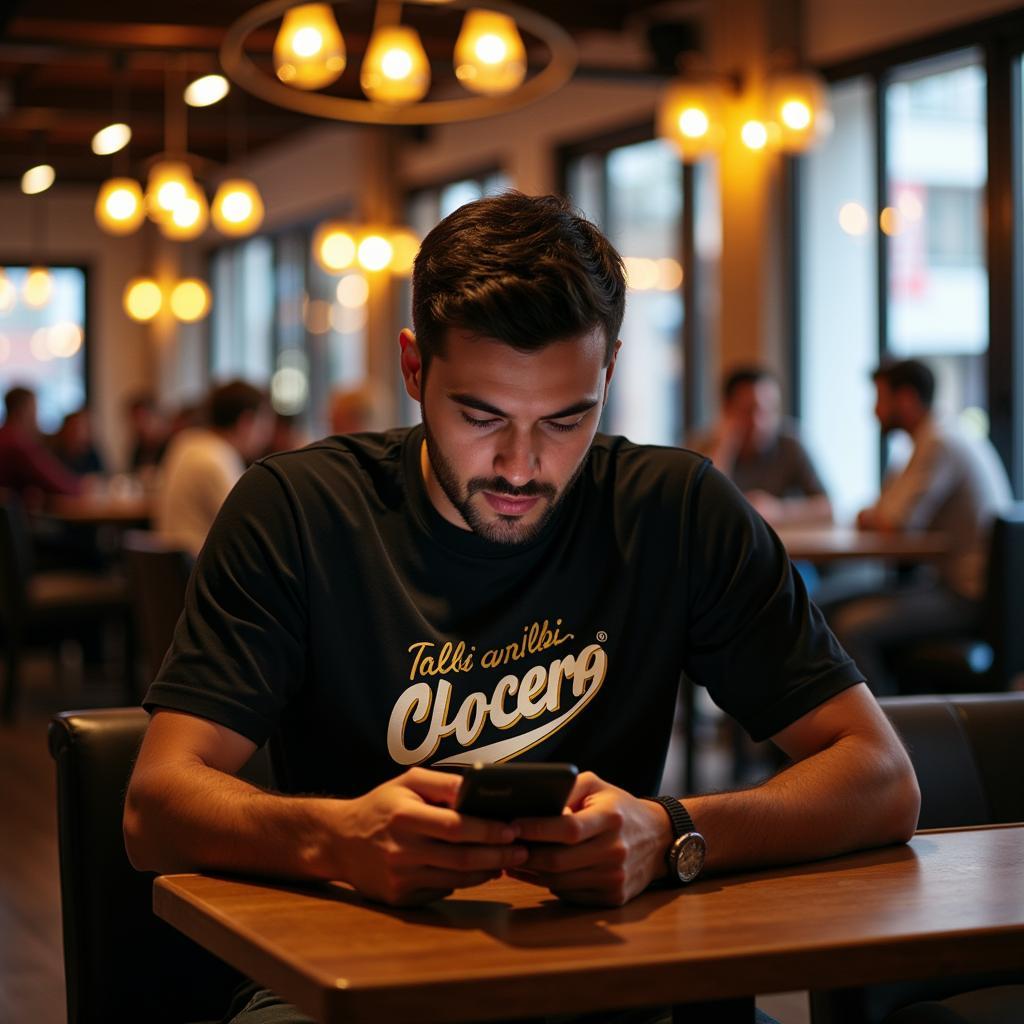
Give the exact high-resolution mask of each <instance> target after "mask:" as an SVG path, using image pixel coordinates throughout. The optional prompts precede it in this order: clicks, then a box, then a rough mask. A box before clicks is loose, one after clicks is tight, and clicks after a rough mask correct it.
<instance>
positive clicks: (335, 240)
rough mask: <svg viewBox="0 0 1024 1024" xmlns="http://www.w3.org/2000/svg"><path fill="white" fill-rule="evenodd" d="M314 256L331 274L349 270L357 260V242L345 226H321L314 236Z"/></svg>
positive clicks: (330, 224) (329, 224)
mask: <svg viewBox="0 0 1024 1024" xmlns="http://www.w3.org/2000/svg"><path fill="white" fill-rule="evenodd" d="M313 256H314V258H315V259H316V261H317V263H319V264H320V266H321V267H322V268H323V269H324V270H326V271H327V273H329V274H337V273H338V272H340V271H342V270H347V269H348V268H349V267H351V266H352V264H353V263H355V260H356V240H355V238H354V237H353V235H352V232H351V231H350V230H349V229H348V228H347V227H346V226H345V225H343V224H338V223H336V222H335V223H332V222H328V223H327V224H321V225H320V227H318V228H317V230H316V232H315V234H314V235H313Z"/></svg>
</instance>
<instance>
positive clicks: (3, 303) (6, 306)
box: [0, 270, 18, 313]
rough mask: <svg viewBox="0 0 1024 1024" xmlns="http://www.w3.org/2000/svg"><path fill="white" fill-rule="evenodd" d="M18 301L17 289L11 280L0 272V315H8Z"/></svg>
mask: <svg viewBox="0 0 1024 1024" xmlns="http://www.w3.org/2000/svg"><path fill="white" fill-rule="evenodd" d="M17 301H18V289H17V288H15V287H14V284H13V283H12V282H11V279H10V278H9V277H8V276H7V275H6V274H5V273H4V272H3V271H2V270H0V313H10V311H11V310H12V309H14V304H15V302H17Z"/></svg>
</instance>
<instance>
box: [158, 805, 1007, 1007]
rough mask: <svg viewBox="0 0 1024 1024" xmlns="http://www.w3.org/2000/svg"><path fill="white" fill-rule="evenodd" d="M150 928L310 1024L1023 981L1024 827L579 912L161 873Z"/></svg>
mask: <svg viewBox="0 0 1024 1024" xmlns="http://www.w3.org/2000/svg"><path fill="white" fill-rule="evenodd" d="M153 903H154V909H155V911H156V913H157V914H158V915H159V916H160V917H162V918H164V919H165V920H167V921H169V922H170V923H171V924H172V925H174V926H175V927H176V928H179V929H180V930H181V931H183V932H184V933H185V934H186V935H189V936H190V937H191V938H193V939H194V940H195V941H196V942H198V943H200V944H201V945H203V946H205V947H206V948H207V949H210V950H212V951H213V952H214V953H216V954H217V955H218V956H220V957H221V958H223V959H224V960H226V961H228V962H229V963H231V964H233V965H234V966H235V967H237V968H238V969H239V970H241V971H242V972H243V973H245V974H246V975H248V976H249V977H252V978H254V979H256V980H257V981H259V982H260V983H262V984H263V985H266V986H268V987H269V988H271V989H272V990H274V991H275V992H278V993H279V994H280V995H282V996H283V997H284V998H286V999H288V1000H289V1001H290V1002H293V1003H295V1004H297V1005H298V1006H299V1007H301V1008H302V1009H303V1010H305V1011H306V1012H307V1013H309V1014H311V1015H312V1016H313V1017H314V1018H316V1019H317V1020H319V1021H322V1022H324V1024H341V1022H343V1021H344V1022H351V1024H359V1022H362V1021H367V1022H369V1021H372V1022H374V1024H379V1022H380V1021H389V1022H402V1021H408V1022H414V1021H415V1022H417V1024H427V1022H430V1021H466V1020H485V1019H486V1020H494V1019H500V1018H509V1017H517V1016H530V1015H538V1014H543V1013H563V1012H572V1011H579V1012H583V1011H587V1010H598V1009H602V1008H603V1009H611V1008H617V1007H625V1006H638V1005H648V1004H649V1005H658V1004H661V1005H665V1004H672V1003H678V1002H684V1001H688V1000H706V999H728V998H735V997H740V996H750V995H753V994H755V993H769V992H781V991H789V990H794V989H807V988H817V989H821V988H832V987H838V986H843V985H858V984H865V983H871V982H882V981H893V980H897V979H900V978H920V977H932V976H936V975H942V974H954V973H963V972H968V971H973V970H977V969H981V968H984V969H986V970H987V969H992V970H995V969H999V968H1006V967H1013V966H1016V967H1020V966H1022V965H1024V826H1019V825H1018V826H1010V827H998V828H985V829H964V830H948V831H940V832H930V833H927V832H922V833H919V834H918V835H917V836H916V837H915V838H914V839H913V840H912V842H911V843H910V845H909V846H896V847H887V848H884V849H881V850H873V851H869V852H866V853H859V854H853V855H850V856H846V857H839V858H834V859H831V860H826V861H818V862H815V863H813V864H807V865H803V866H799V867H795V868H786V869H780V870H772V871H763V872H757V873H750V874H744V875H735V876H729V877H722V878H712V879H708V880H707V881H703V882H700V883H697V884H695V885H693V886H690V887H688V888H686V889H682V890H674V891H658V892H651V893H648V894H645V895H643V896H641V897H639V898H638V899H636V900H634V901H633V902H632V903H630V904H628V905H627V906H625V907H623V908H621V909H617V910H585V909H579V908H573V907H568V906H565V905H563V904H560V903H558V902H556V901H555V900H554V899H552V898H551V897H550V896H549V894H547V893H546V892H545V891H543V890H540V889H536V888H534V887H531V886H528V885H525V884H522V883H519V882H515V881H513V880H511V879H507V878H502V879H499V880H497V881H494V882H490V883H488V884H486V885H483V886H480V887H478V888H475V889H467V890H462V891H460V892H459V893H457V894H456V895H455V896H453V897H450V898H448V899H446V900H442V901H440V902H438V903H435V904H433V905H431V906H429V907H426V908H423V909H418V910H391V909H388V908H383V907H380V906H375V905H372V904H369V903H367V902H364V901H363V900H362V899H360V898H359V897H358V896H356V895H355V894H354V893H353V892H352V891H351V890H349V889H347V888H346V887H344V886H341V885H332V886H323V887H294V886H287V885H274V884H266V883H258V882H252V881H243V880H236V879H227V878H217V877H210V876H205V875H168V876H164V877H162V878H158V879H157V880H156V883H155V888H154V900H153Z"/></svg>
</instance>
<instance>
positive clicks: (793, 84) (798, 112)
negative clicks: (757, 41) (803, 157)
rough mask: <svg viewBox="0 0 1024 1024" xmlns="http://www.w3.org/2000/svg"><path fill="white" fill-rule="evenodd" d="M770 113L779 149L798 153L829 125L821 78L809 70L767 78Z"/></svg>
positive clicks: (810, 144) (829, 117)
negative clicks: (775, 127) (776, 133)
mask: <svg viewBox="0 0 1024 1024" xmlns="http://www.w3.org/2000/svg"><path fill="white" fill-rule="evenodd" d="M768 102H769V109H770V110H771V116H772V119H773V121H774V123H775V124H776V125H777V126H778V143H779V148H780V149H782V150H783V151H784V152H786V153H802V152H804V151H805V150H807V149H809V148H810V147H811V146H813V145H814V144H815V142H817V141H818V140H819V139H821V138H822V137H823V136H824V135H827V134H828V132H829V131H830V130H831V128H832V114H831V112H830V110H829V108H828V92H827V90H826V88H825V82H824V79H822V77H821V76H820V75H818V74H815V73H814V72H812V71H784V72H781V73H777V74H774V75H772V76H771V77H770V78H769V80H768Z"/></svg>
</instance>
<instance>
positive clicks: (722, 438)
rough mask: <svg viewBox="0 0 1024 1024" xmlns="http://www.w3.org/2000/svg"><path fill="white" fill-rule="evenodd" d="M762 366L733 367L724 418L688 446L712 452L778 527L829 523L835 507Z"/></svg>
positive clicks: (724, 391) (725, 395)
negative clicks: (784, 416) (784, 413)
mask: <svg viewBox="0 0 1024 1024" xmlns="http://www.w3.org/2000/svg"><path fill="white" fill-rule="evenodd" d="M781 410H782V394H781V392H780V390H779V383H778V381H777V380H776V379H775V377H774V375H773V374H772V373H771V371H769V370H767V369H766V368H764V367H763V366H744V367H739V368H737V369H736V370H734V371H733V372H732V373H730V374H729V376H728V377H727V378H726V379H725V382H724V384H723V385H722V416H721V419H720V420H719V422H718V425H717V426H716V427H715V428H714V429H713V430H711V431H710V432H708V433H706V434H703V435H700V436H698V437H695V438H693V439H691V441H690V443H689V445H688V447H690V448H692V449H693V450H694V451H698V452H701V453H702V454H705V455H707V456H708V457H709V458H710V459H711V461H712V462H713V463H714V464H715V468H716V469H718V470H719V471H720V472H722V473H724V474H725V475H726V476H727V477H729V479H730V480H732V482H733V483H734V484H735V485H736V486H737V487H738V488H739V489H740V490H741V491H742V492H743V493H744V495H745V496H746V498H747V500H748V501H749V502H750V503H751V505H753V506H754V508H756V509H757V511H758V512H760V513H761V515H762V516H764V518H765V519H767V520H768V522H769V523H771V524H772V525H773V526H783V525H792V524H796V523H800V524H808V523H829V522H831V521H832V505H831V503H830V502H829V498H828V495H827V494H826V493H825V485H824V484H823V483H822V482H821V477H819V476H818V473H817V470H815V468H814V464H813V463H812V461H811V457H810V455H809V454H808V452H807V449H806V448H805V447H804V446H803V443H802V442H801V441H800V438H799V437H798V435H797V432H796V429H795V427H794V425H793V424H792V423H790V422H789V421H787V420H785V419H784V418H783V416H782V411H781Z"/></svg>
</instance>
